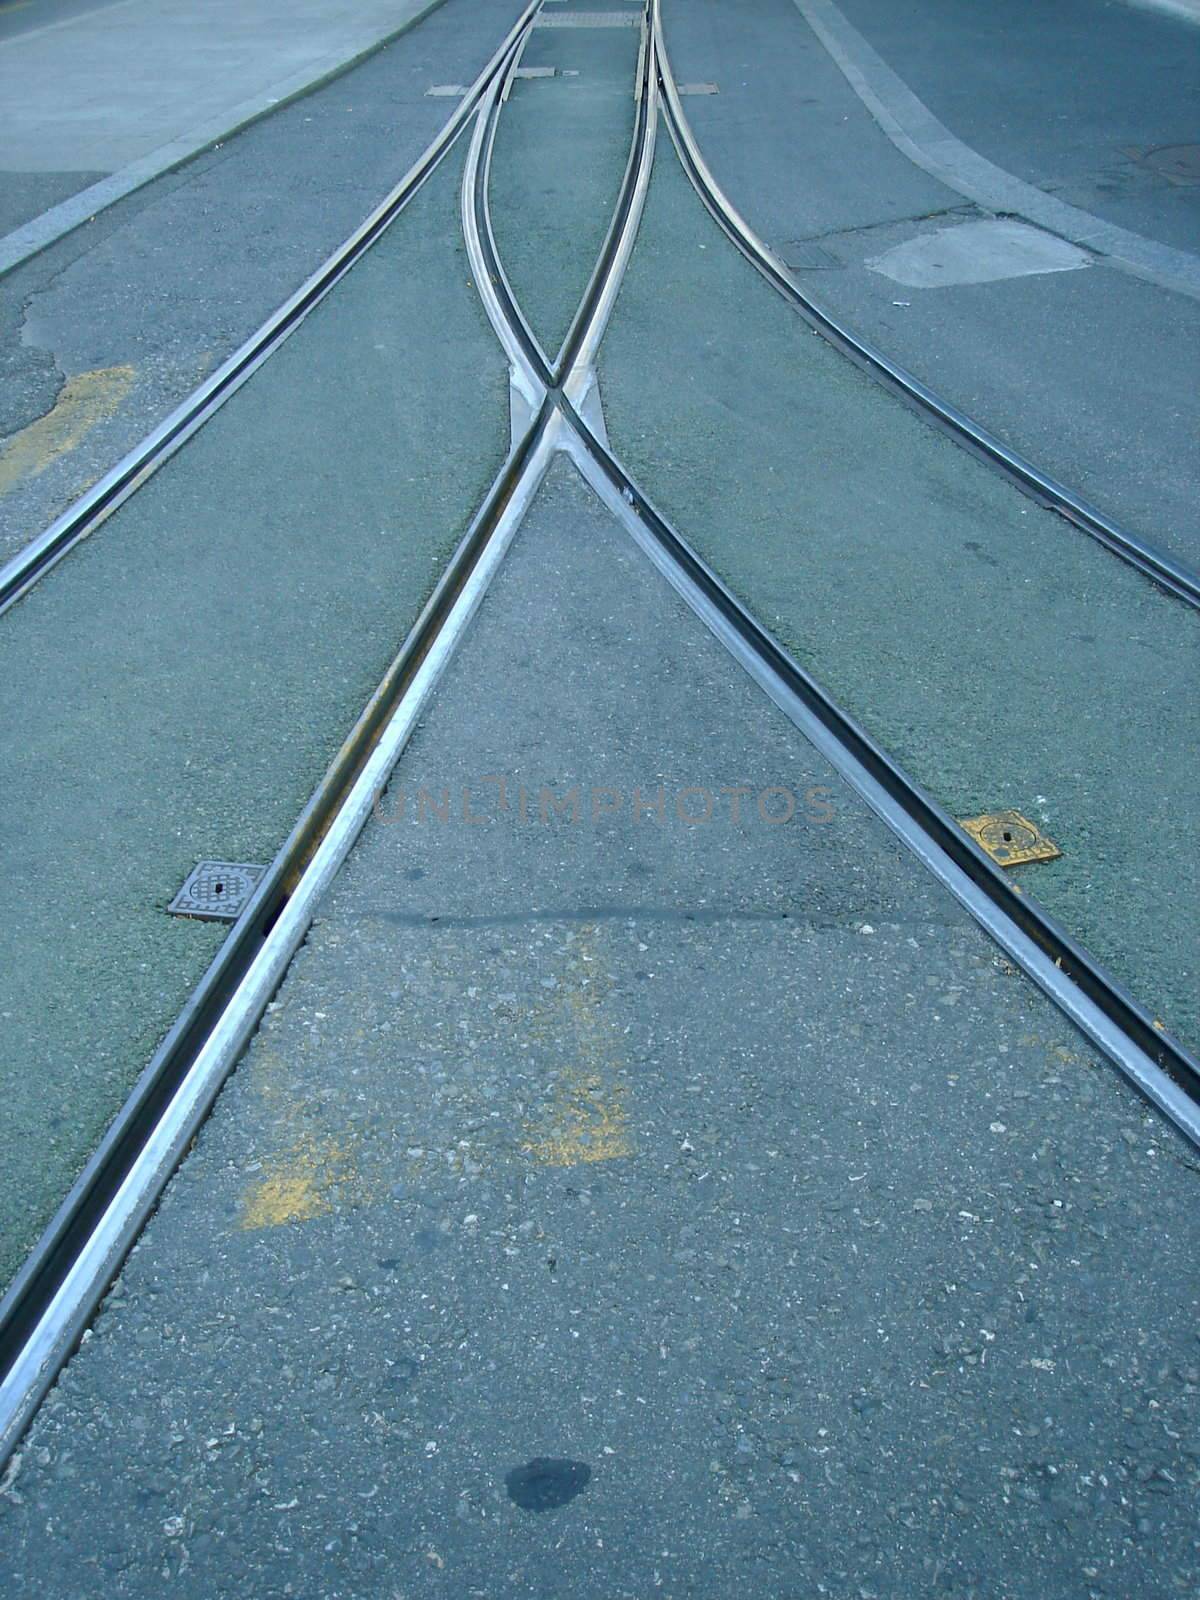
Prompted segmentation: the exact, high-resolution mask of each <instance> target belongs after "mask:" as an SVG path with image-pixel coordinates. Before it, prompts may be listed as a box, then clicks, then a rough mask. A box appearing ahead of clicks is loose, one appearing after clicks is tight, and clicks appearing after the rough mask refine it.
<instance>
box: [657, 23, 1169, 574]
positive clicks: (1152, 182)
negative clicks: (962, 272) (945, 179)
mask: <svg viewBox="0 0 1200 1600" xmlns="http://www.w3.org/2000/svg"><path fill="white" fill-rule="evenodd" d="M846 9H847V11H848V13H849V15H850V18H851V20H852V21H853V22H854V23H855V24H856V25H857V26H858V27H859V28H861V29H863V30H865V32H866V34H867V36H868V39H869V42H870V43H871V44H873V45H874V47H875V49H876V50H878V51H879V52H880V53H881V55H882V56H883V57H884V58H885V61H886V63H887V64H888V65H889V66H890V67H892V68H894V69H895V70H896V71H897V72H899V73H900V75H901V77H902V78H904V79H905V80H906V81H907V82H908V83H910V85H911V87H912V88H913V89H914V90H915V91H916V92H917V93H918V94H921V95H922V96H923V97H924V98H925V99H926V100H928V101H929V102H930V106H931V109H932V111H933V112H934V113H936V114H937V115H938V116H939V117H940V118H941V119H942V120H943V121H944V122H945V123H946V124H947V126H948V127H949V129H950V131H951V132H952V133H953V134H954V135H956V136H957V138H958V139H959V140H960V141H965V142H966V143H967V144H968V145H972V146H974V145H975V144H978V146H979V149H980V150H981V151H982V152H983V154H984V156H986V157H989V158H990V159H991V160H992V161H994V162H999V163H1000V164H1001V165H1003V166H1005V167H1007V168H1008V169H1010V170H1011V172H1012V173H1013V174H1015V175H1016V176H1017V177H1020V178H1022V179H1023V180H1025V181H1026V182H1027V183H1031V184H1034V185H1038V184H1041V185H1043V186H1045V187H1056V188H1058V187H1061V188H1062V193H1063V198H1064V199H1069V200H1070V201H1071V202H1072V203H1073V204H1075V205H1076V206H1080V207H1083V208H1084V209H1087V210H1090V211H1092V212H1094V213H1096V214H1097V224H1096V226H1097V228H1100V227H1103V226H1104V225H1105V224H1106V219H1109V220H1111V221H1112V222H1114V223H1122V222H1123V223H1124V224H1125V225H1126V226H1128V227H1133V228H1138V229H1142V230H1143V231H1144V232H1145V233H1146V234H1147V235H1148V236H1150V237H1152V238H1156V237H1157V236H1158V235H1157V233H1156V232H1155V229H1156V226H1158V224H1156V221H1155V219H1156V218H1163V219H1169V218H1173V219H1175V221H1174V222H1173V223H1172V224H1171V227H1170V228H1169V229H1168V230H1167V232H1168V233H1169V237H1170V239H1171V240H1172V241H1173V243H1174V244H1176V245H1177V246H1180V247H1185V248H1191V249H1193V250H1195V249H1196V248H1197V246H1196V243H1195V240H1196V239H1200V218H1198V215H1197V210H1196V198H1195V197H1196V195H1197V193H1200V191H1198V190H1197V189H1196V188H1195V187H1194V186H1192V187H1187V186H1186V185H1179V184H1173V183H1171V182H1169V181H1168V180H1167V179H1166V178H1165V177H1163V176H1162V175H1161V174H1156V173H1155V171H1154V170H1153V168H1152V166H1150V165H1147V164H1146V163H1145V162H1139V161H1135V160H1133V159H1132V157H1130V156H1129V155H1128V154H1127V153H1124V154H1123V153H1122V148H1121V147H1122V146H1123V145H1124V144H1127V145H1128V148H1130V149H1132V148H1134V147H1135V146H1136V147H1137V148H1138V149H1140V150H1148V149H1149V148H1150V147H1152V146H1154V145H1155V144H1156V143H1161V142H1164V141H1165V140H1167V139H1175V138H1177V137H1188V138H1190V137H1192V136H1191V135H1180V134H1178V131H1177V130H1178V126H1179V125H1180V124H1181V123H1182V124H1187V120H1188V118H1189V117H1190V116H1191V115H1192V109H1193V108H1192V97H1191V95H1190V91H1189V90H1188V88H1187V87H1186V86H1187V84H1188V83H1190V82H1191V81H1194V79H1195V72H1194V71H1193V72H1191V74H1190V78H1189V76H1188V71H1187V64H1188V62H1189V61H1190V60H1191V59H1192V58H1193V57H1194V56H1196V55H1197V53H1198V52H1200V34H1197V30H1196V29H1195V28H1194V27H1190V28H1189V27H1188V26H1186V25H1185V24H1182V23H1180V22H1179V21H1178V20H1177V19H1172V18H1167V17H1163V16H1160V15H1156V14H1154V13H1152V12H1137V11H1134V10H1131V9H1130V8H1129V7H1127V6H1125V5H1123V4H1120V3H1101V0H1070V3H1069V4H1063V5H1061V6H1060V5H1055V6H1049V7H1047V6H1036V5H1032V4H1026V3H1025V0H1004V3H1003V4H1001V5H999V6H994V7H983V8H980V7H972V6H955V5H953V4H950V5H944V6H941V5H938V4H937V3H936V0H905V3H904V4H903V5H896V6H893V7H891V10H890V12H889V13H888V14H887V16H885V8H883V7H873V6H870V5H868V4H866V3H865V0H864V4H862V5H856V6H849V7H847V8H846ZM889 17H890V19H891V20H888V18H889ZM663 20H664V25H665V30H666V40H667V48H668V51H669V53H670V56H671V62H672V66H673V68H674V71H675V75H676V77H677V78H678V79H679V80H680V81H684V82H686V81H689V80H691V81H696V80H700V81H704V80H710V81H714V82H715V83H716V84H717V87H718V90H719V92H718V93H717V94H713V95H707V96H696V97H690V98H688V99H687V100H686V101H685V107H686V110H687V115H688V119H689V121H690V122H691V124H692V127H693V129H694V131H695V134H696V137H697V139H698V140H699V143H700V147H701V149H702V150H703V152H704V155H705V158H706V160H707V161H708V162H709V164H710V165H711V167H712V168H713V170H714V172H715V174H716V177H717V179H718V181H719V182H720V183H721V185H722V186H723V187H724V188H725V190H726V191H727V193H728V194H729V195H730V197H731V199H732V201H733V203H734V205H735V206H737V207H738V209H739V210H740V211H741V212H742V213H743V214H744V215H745V216H746V218H747V219H748V221H749V222H750V223H751V225H752V226H753V227H754V228H755V229H756V230H757V231H758V232H759V233H760V234H761V235H762V236H763V237H764V238H765V239H766V240H767V242H768V243H769V244H770V245H771V247H772V248H773V249H774V250H775V252H776V253H777V254H778V255H780V256H781V257H782V258H783V260H784V261H785V262H786V263H787V264H788V265H789V266H790V267H791V268H792V269H793V270H794V271H795V272H796V273H797V274H798V275H799V277H800V279H801V282H802V285H803V287H804V289H805V291H806V292H807V293H808V294H809V295H810V296H811V297H812V299H813V300H815V301H816V303H817V304H818V305H819V306H821V307H822V308H824V309H825V310H827V311H829V312H831V313H832V314H834V315H835V316H839V317H841V318H842V319H843V320H844V321H845V322H846V323H847V324H848V325H849V326H850V327H851V328H852V329H853V330H854V331H855V332H857V333H858V334H859V335H861V336H863V337H865V338H867V339H869V340H872V341H873V342H874V343H875V344H877V345H878V346H879V347H880V349H882V350H883V351H884V352H885V353H886V354H887V355H888V356H890V357H891V358H892V359H893V360H894V361H897V362H899V364H900V365H902V366H904V367H906V368H908V370H909V371H911V372H913V373H914V374H915V375H916V376H917V377H919V378H921V379H922V380H923V381H924V382H925V383H927V384H929V385H930V386H931V387H932V388H933V389H935V390H936V391H938V392H939V393H940V394H942V395H943V396H945V398H946V399H948V400H949V401H950V402H951V403H953V404H954V405H957V406H958V407H960V408H961V409H962V410H964V411H965V412H967V413H968V415H970V416H973V417H975V418H977V419H978V420H979V421H980V422H981V423H983V425H984V426H985V427H987V428H989V429H990V430H991V431H992V432H993V433H995V434H998V435H999V437H1000V438H1002V439H1003V440H1005V441H1006V442H1007V443H1008V444H1010V445H1011V446H1013V447H1015V448H1016V449H1017V450H1019V451H1021V452H1022V453H1024V454H1025V455H1026V456H1028V457H1029V458H1030V459H1031V460H1032V461H1033V462H1035V463H1036V464H1037V465H1038V466H1040V467H1042V468H1043V469H1044V470H1046V471H1048V472H1050V473H1051V474H1053V475H1054V476H1056V477H1058V478H1059V479H1060V480H1061V481H1062V482H1064V483H1066V484H1067V485H1068V486H1069V487H1071V488H1072V489H1074V490H1075V491H1076V492H1077V493H1079V494H1082V495H1083V496H1084V497H1085V498H1086V499H1089V500H1091V501H1092V502H1093V503H1094V504H1095V505H1097V506H1098V507H1099V508H1100V509H1101V510H1102V511H1104V512H1106V513H1107V514H1108V515H1109V516H1111V517H1113V518H1115V519H1116V520H1117V521H1118V522H1122V523H1124V524H1125V525H1127V526H1128V527H1129V528H1131V529H1132V530H1133V531H1134V532H1136V533H1138V534H1140V535H1141V536H1142V537H1143V538H1145V539H1147V540H1149V541H1150V542H1151V543H1154V544H1158V545H1160V546H1163V547H1164V548H1166V549H1168V550H1170V551H1171V552H1172V553H1173V554H1174V555H1175V556H1177V557H1178V558H1179V559H1180V560H1182V561H1184V562H1186V563H1188V564H1190V565H1191V566H1192V567H1193V568H1196V567H1200V519H1198V518H1197V515H1196V506H1197V503H1198V502H1200V451H1198V449H1197V442H1196V434H1195V428H1194V410H1195V407H1194V391H1195V373H1196V371H1197V370H1198V369H1200V304H1197V303H1196V301H1194V300H1192V299H1189V298H1187V297H1185V296H1183V295H1180V294H1173V293H1170V292H1168V291H1167V290H1166V289H1164V288H1161V287H1159V286H1158V285H1157V284H1155V283H1151V282H1148V281H1144V280H1142V279H1139V278H1135V277H1130V276H1129V275H1128V274H1127V273H1125V272H1122V271H1118V270H1116V269H1115V268H1114V267H1113V266H1112V265H1111V264H1109V263H1107V262H1106V261H1105V260H1104V258H1103V257H1101V256H1091V257H1089V259H1090V260H1091V261H1092V263H1093V264H1092V265H1091V266H1089V267H1088V268H1087V270H1083V271H1072V272H1056V273H1051V274H1047V275H1039V276H1017V275H1011V274H1010V275H1008V276H1005V277H1002V278H1000V279H998V280H996V281H992V282H970V281H962V279H961V276H960V278H958V279H955V278H951V277H947V278H946V279H945V280H944V281H942V282H940V283H939V284H938V286H936V287H927V288H912V289H909V288H906V287H904V286H902V285H899V284H897V283H896V282H895V281H893V280H892V279H891V278H889V277H886V276H884V275H882V274H881V273H880V272H879V271H878V270H872V266H871V263H872V262H876V261H878V259H879V258H880V257H883V256H886V254H887V252H889V251H892V250H895V249H896V248H897V247H901V246H909V247H911V246H913V245H914V244H926V245H927V246H929V247H932V246H933V245H934V244H936V242H937V241H939V240H941V239H945V238H946V237H947V230H951V229H954V228H955V227H956V226H959V225H962V224H974V225H976V226H977V225H978V224H979V223H980V222H981V221H986V220H991V219H992V216H993V212H992V211H991V210H989V209H987V208H986V207H983V206H981V205H979V204H976V203H973V202H972V201H971V200H969V199H967V198H965V197H964V196H963V194H961V193H960V192H958V191H957V190H956V189H953V188H950V187H948V186H947V185H946V184H945V183H942V182H939V181H938V180H937V179H936V178H934V177H933V176H931V175H930V174H929V173H928V172H926V171H925V170H923V169H922V168H921V167H920V166H917V165H915V164H914V163H913V162H912V161H910V160H908V159H907V158H906V156H904V155H903V154H901V152H900V151H899V150H898V149H897V148H896V147H895V145H894V144H893V143H892V142H891V141H890V140H889V139H888V138H887V137H886V136H885V134H884V133H883V131H882V130H881V128H880V127H879V125H878V123H877V122H876V121H875V119H874V118H873V117H872V115H871V113H870V111H869V110H868V109H867V107H866V106H865V105H864V104H863V103H862V101H861V100H860V99H859V97H858V96H857V95H856V94H855V92H854V90H853V89H852V88H851V87H850V85H849V83H848V82H847V81H846V79H845V78H844V77H843V75H842V73H841V72H840V71H839V70H838V67H837V66H836V65H835V63H834V61H833V60H832V58H831V57H830V55H829V54H828V53H827V52H826V50H825V49H824V48H823V46H822V44H821V43H820V41H819V40H818V38H817V36H816V34H815V33H813V31H812V30H811V29H810V28H809V26H808V24H807V23H806V22H805V20H804V18H803V17H802V16H801V14H800V12H799V10H798V9H797V7H796V5H795V3H794V0H743V3H742V4H739V5H737V6H736V7H735V6H730V5H728V4H726V3H724V0H694V3H692V0H689V3H688V4H687V5H686V6H685V5H682V4H679V3H677V0H663ZM1070 38H1073V39H1075V40H1076V41H1078V42H1079V44H1078V51H1077V54H1076V55H1075V56H1072V57H1071V59H1072V62H1073V70H1072V72H1071V73H1070V74H1067V73H1064V71H1063V70H1062V64H1063V61H1064V59H1066V58H1067V43H1066V41H1067V40H1069V39H1070ZM1084 41H1086V43H1084ZM1001 63H1002V66H1001ZM1130 63H1136V66H1134V65H1130V66H1129V70H1128V71H1127V70H1126V66H1127V64H1130ZM1151 86H1153V87H1151ZM935 91H936V92H935ZM947 97H949V98H947ZM1017 103H1019V104H1020V106H1021V108H1022V109H1021V112H1020V114H1018V113H1017V112H1016V111H1015V110H1014V105H1016V104H1017ZM1193 120H1194V118H1193ZM1056 161H1060V162H1061V165H1060V167H1057V168H1056V167H1055V162H1056ZM1068 167H1070V168H1071V169H1072V170H1073V171H1074V172H1075V173H1076V175H1077V177H1078V178H1079V182H1077V183H1075V184H1074V185H1073V186H1072V185H1071V184H1065V187H1064V186H1062V185H1058V186H1055V185H1053V184H1052V183H1051V181H1050V180H1051V178H1052V177H1053V175H1054V174H1055V173H1056V172H1064V173H1065V171H1066V169H1067V168H1068ZM1084 174H1090V177H1089V180H1088V181H1089V182H1090V184H1091V188H1090V189H1089V188H1088V187H1087V185H1086V184H1085V183H1084V182H1083V175H1084ZM1115 194H1123V195H1126V196H1130V197H1133V196H1140V199H1139V200H1138V201H1137V204H1136V206H1135V208H1134V209H1132V210H1130V209H1127V208H1126V209H1122V208H1120V207H1118V208H1117V209H1116V210H1113V211H1111V216H1110V211H1109V210H1107V209H1106V203H1107V202H1106V196H1107V198H1108V199H1112V198H1113V196H1114V195H1115ZM1131 203H1132V202H1131ZM1002 209H1003V210H1004V211H1005V212H1008V211H1011V210H1012V207H1011V206H1008V207H1004V208H1002ZM1189 219H1190V220H1189ZM1163 227H1164V228H1165V227H1166V223H1165V222H1164V223H1163ZM1188 229H1191V233H1192V240H1193V242H1192V244H1191V245H1190V247H1189V246H1188V243H1187V230H1188ZM1180 230H1182V232H1181V231H1180ZM1038 231H1039V232H1041V231H1042V230H1038ZM1057 242H1058V241H1057V239H1056V237H1054V236H1052V235H1051V236H1046V238H1045V244H1046V247H1047V248H1052V247H1053V246H1054V244H1056V243H1057Z"/></svg>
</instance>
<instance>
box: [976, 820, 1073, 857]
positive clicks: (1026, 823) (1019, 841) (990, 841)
mask: <svg viewBox="0 0 1200 1600" xmlns="http://www.w3.org/2000/svg"><path fill="white" fill-rule="evenodd" d="M959 821H960V822H961V824H962V826H963V827H964V828H965V829H966V830H967V832H968V833H969V834H970V835H971V837H972V839H974V840H975V843H976V844H978V845H981V846H982V847H983V849H985V850H986V851H987V853H988V855H990V856H991V858H992V860H993V861H995V862H996V863H997V864H998V865H1000V866H1002V867H1019V866H1022V865H1024V863H1025V862H1026V861H1053V860H1054V858H1055V856H1060V855H1062V851H1061V850H1060V849H1059V848H1058V846H1057V845H1056V844H1055V843H1054V841H1053V839H1047V837H1046V835H1045V834H1044V833H1043V832H1042V830H1041V829H1040V828H1039V827H1038V826H1037V824H1036V823H1033V822H1030V820H1029V818H1028V817H1023V816H1022V815H1021V813H1020V812H1019V811H985V812H984V814H983V815H982V816H981V817H960V818H959Z"/></svg>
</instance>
